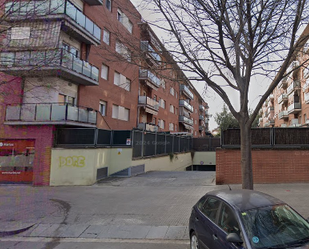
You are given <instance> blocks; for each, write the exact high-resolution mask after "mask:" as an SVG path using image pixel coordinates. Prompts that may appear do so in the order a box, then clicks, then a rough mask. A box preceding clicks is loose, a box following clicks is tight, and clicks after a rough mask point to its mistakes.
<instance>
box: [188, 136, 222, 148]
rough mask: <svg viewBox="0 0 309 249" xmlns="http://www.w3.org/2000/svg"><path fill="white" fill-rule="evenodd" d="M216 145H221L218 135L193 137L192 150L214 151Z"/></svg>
mask: <svg viewBox="0 0 309 249" xmlns="http://www.w3.org/2000/svg"><path fill="white" fill-rule="evenodd" d="M217 147H221V139H220V137H203V138H193V150H194V151H215V150H216V148H217Z"/></svg>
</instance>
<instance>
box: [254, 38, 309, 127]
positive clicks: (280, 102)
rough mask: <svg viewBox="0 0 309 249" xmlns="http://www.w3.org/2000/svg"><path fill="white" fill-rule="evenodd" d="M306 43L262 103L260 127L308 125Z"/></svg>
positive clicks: (307, 54) (308, 91)
mask: <svg viewBox="0 0 309 249" xmlns="http://www.w3.org/2000/svg"><path fill="white" fill-rule="evenodd" d="M308 56H309V50H308V43H307V44H306V45H305V46H304V47H303V49H302V50H301V51H300V52H299V53H298V56H297V58H296V59H295V60H294V61H293V62H292V63H291V65H290V67H289V69H288V70H287V71H288V72H289V71H292V72H291V73H290V74H289V75H288V76H286V77H285V78H283V79H282V80H281V82H280V83H279V84H278V86H277V87H276V88H275V90H274V91H273V93H272V94H271V95H269V97H268V98H267V101H266V102H265V103H264V105H263V107H262V109H261V112H260V114H261V115H262V117H261V118H260V120H259V124H260V127H271V126H275V127H307V126H308V124H309V119H308V118H309V79H308V77H309V71H308V68H307V67H308Z"/></svg>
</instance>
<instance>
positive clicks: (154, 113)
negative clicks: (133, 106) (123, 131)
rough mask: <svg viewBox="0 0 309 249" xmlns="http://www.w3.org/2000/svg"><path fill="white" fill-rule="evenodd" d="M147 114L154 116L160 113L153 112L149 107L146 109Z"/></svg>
mask: <svg viewBox="0 0 309 249" xmlns="http://www.w3.org/2000/svg"><path fill="white" fill-rule="evenodd" d="M145 112H147V113H150V114H153V115H158V111H155V110H152V109H150V108H148V107H145Z"/></svg>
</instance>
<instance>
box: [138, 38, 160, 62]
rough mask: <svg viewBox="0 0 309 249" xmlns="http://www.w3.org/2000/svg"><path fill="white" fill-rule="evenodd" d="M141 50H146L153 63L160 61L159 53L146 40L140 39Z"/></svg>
mask: <svg viewBox="0 0 309 249" xmlns="http://www.w3.org/2000/svg"><path fill="white" fill-rule="evenodd" d="M141 50H142V51H144V52H147V54H148V55H149V56H150V57H151V58H152V59H153V60H154V62H155V63H157V64H160V63H161V57H160V55H159V54H158V53H157V52H156V51H155V50H154V49H153V48H152V47H151V46H150V44H149V42H148V41H141Z"/></svg>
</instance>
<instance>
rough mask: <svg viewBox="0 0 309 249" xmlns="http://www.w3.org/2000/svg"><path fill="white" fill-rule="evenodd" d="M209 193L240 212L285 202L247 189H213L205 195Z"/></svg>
mask: <svg viewBox="0 0 309 249" xmlns="http://www.w3.org/2000/svg"><path fill="white" fill-rule="evenodd" d="M210 195H211V196H216V197H218V198H220V199H222V200H224V201H226V202H227V203H229V204H230V205H231V206H233V207H234V208H236V209H238V210H239V211H240V212H241V211H246V210H249V209H254V208H258V207H266V206H273V205H278V204H285V203H284V202H283V201H281V200H279V199H277V198H275V197H273V196H270V195H268V194H265V193H262V192H259V191H254V190H247V189H235V190H228V189H227V190H215V191H210V192H208V193H207V194H206V196H210Z"/></svg>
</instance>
